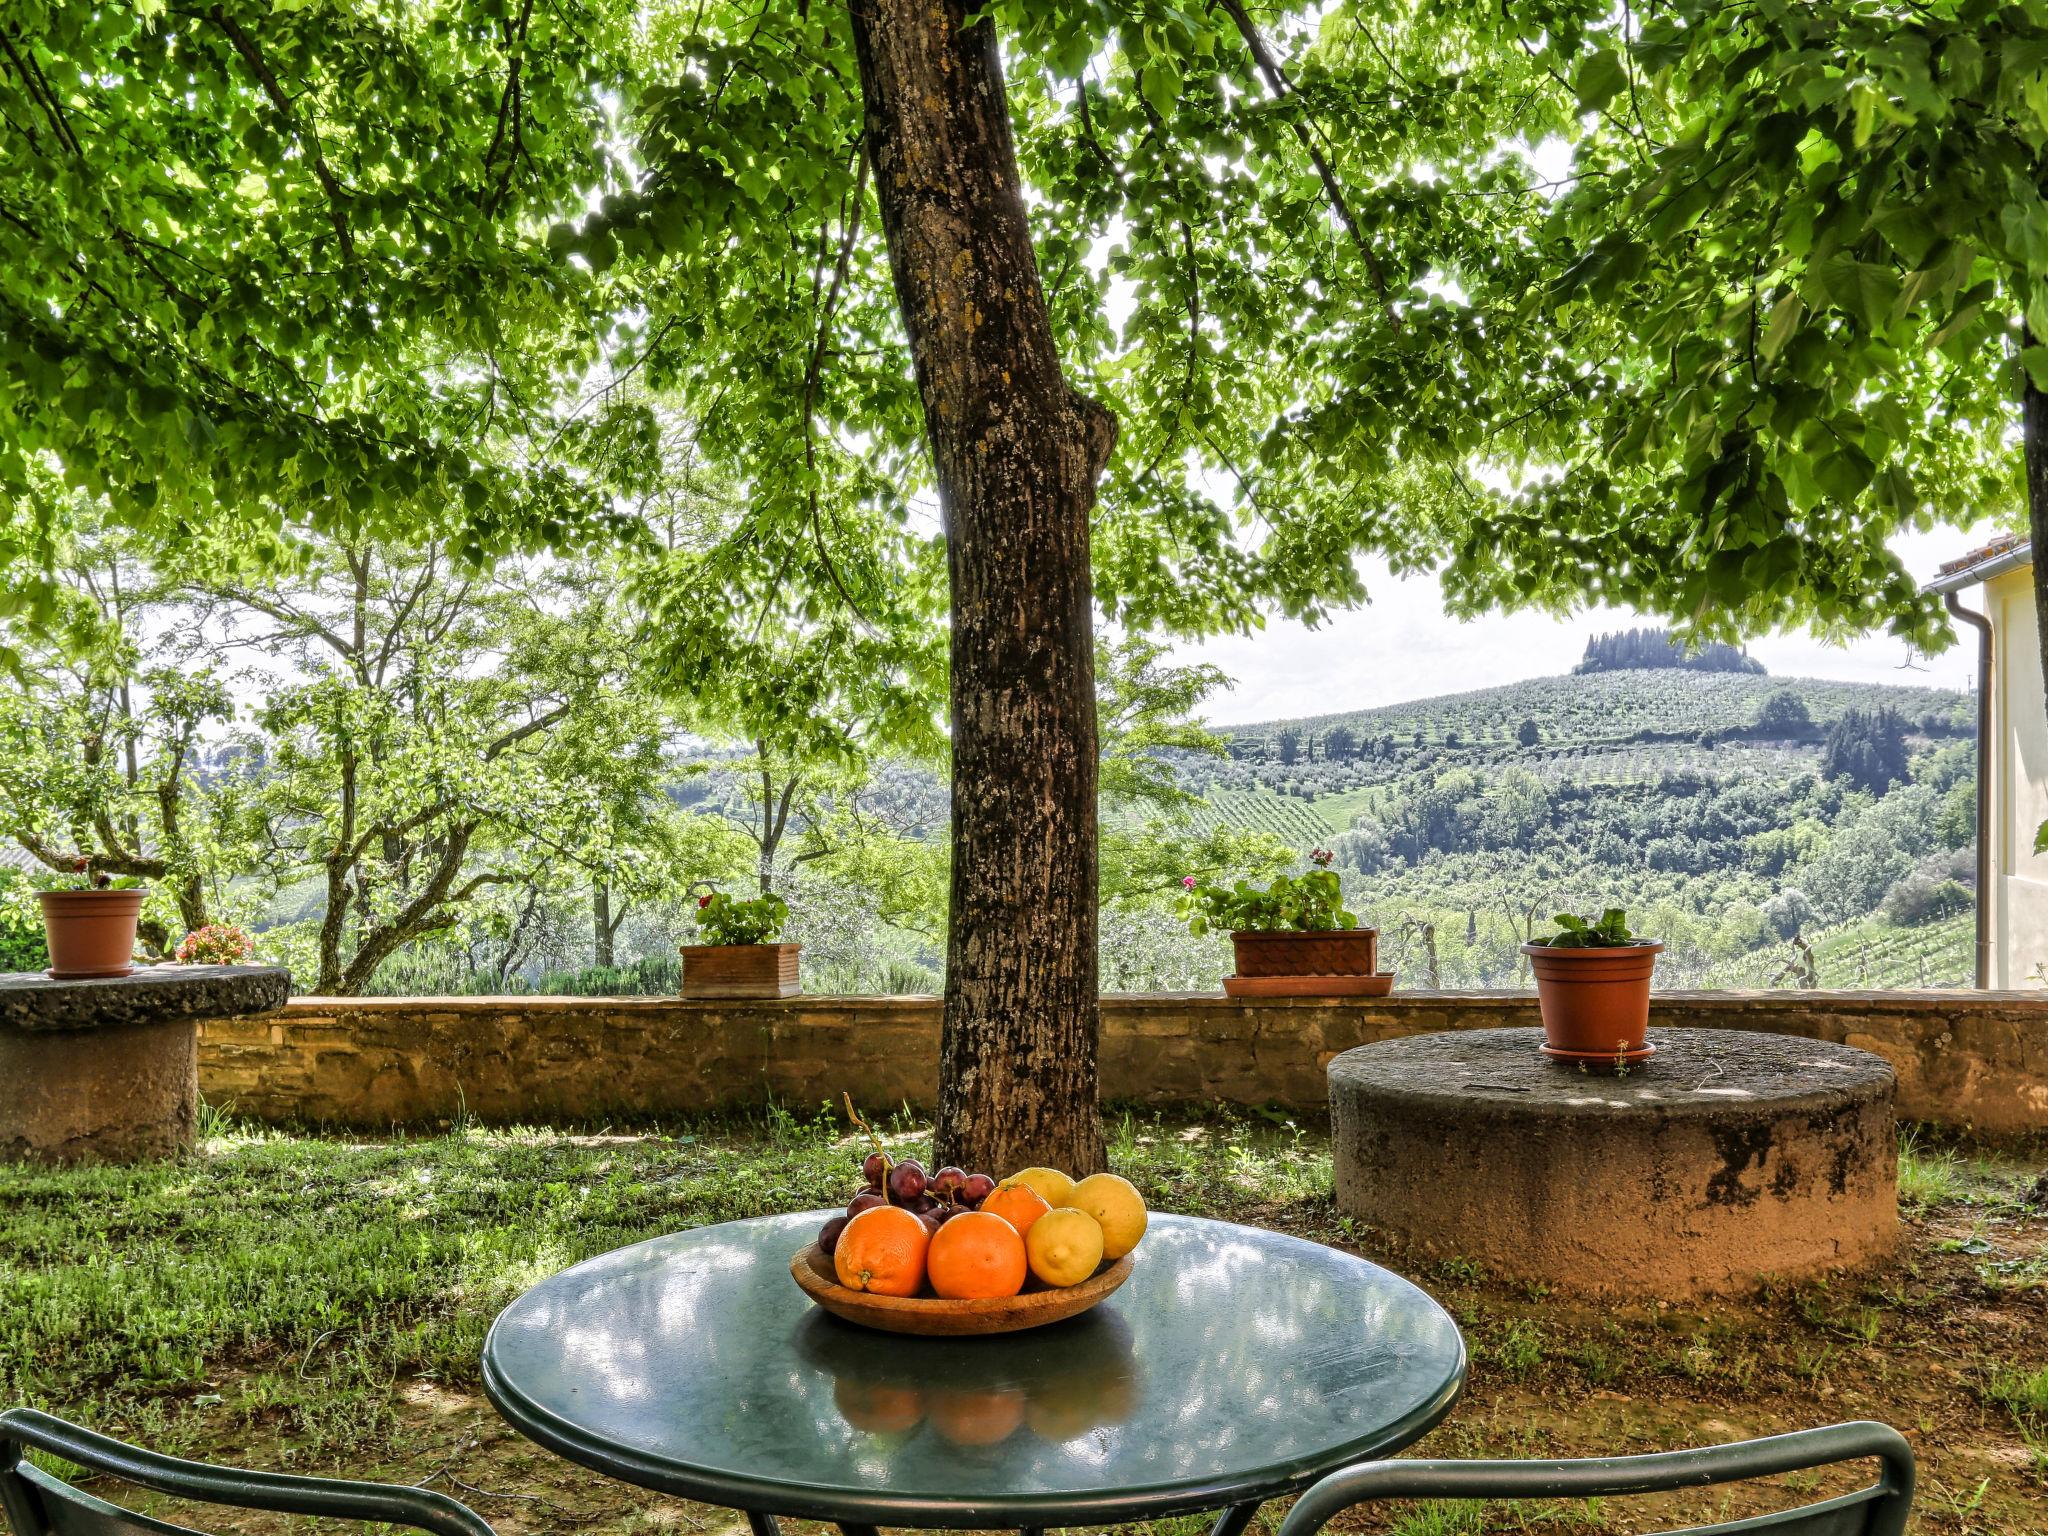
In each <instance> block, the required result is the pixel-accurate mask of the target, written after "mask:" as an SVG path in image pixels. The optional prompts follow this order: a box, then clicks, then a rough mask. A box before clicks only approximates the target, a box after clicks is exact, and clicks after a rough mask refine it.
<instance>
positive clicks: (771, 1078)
mask: <svg viewBox="0 0 2048 1536" xmlns="http://www.w3.org/2000/svg"><path fill="white" fill-rule="evenodd" d="M1102 1013H1103V1032H1102V1092H1103V1097H1104V1098H1106V1099H1111V1100H1121V1101H1130V1102H1135V1103H1140V1104H1156V1105H1167V1104H1219V1103H1220V1104H1238V1105H1255V1106H1266V1105H1276V1106H1279V1107H1281V1108H1283V1109H1287V1110H1292V1111H1297V1112H1301V1113H1310V1114H1316V1113H1321V1112H1322V1111H1323V1110H1324V1108H1325V1106H1326V1105H1327V1102H1328V1099H1327V1087H1326V1082H1325V1076H1324V1073H1325V1070H1326V1069H1327V1068H1328V1066H1329V1063H1330V1060H1331V1058H1332V1057H1333V1056H1335V1055H1336V1054H1337V1053H1338V1052H1339V1051H1343V1050H1348V1049H1349V1048H1351V1047H1352V1046H1354V1045H1361V1044H1364V1043H1366V1042H1368V1041H1372V1040H1384V1039H1389V1038H1392V1037H1394V1036H1397V1035H1407V1034H1418V1033H1424V1032H1429V1031H1437V1030H1447V1029H1485V1028H1494V1027H1502V1026H1518V1027H1530V1028H1533V1027H1535V1026H1536V1024H1537V1023H1538V1022H1539V1021H1538V1018H1537V1012H1536V999H1535V997H1534V995H1533V994H1530V993H1511V992H1477V993H1474V992H1461V993H1449V992H1438V993H1428V992H1406V993H1399V994H1396V995H1395V996H1393V997H1390V998H1384V999H1356V1000H1344V1001H1336V1000H1329V1001H1325V1000H1315V999H1260V1000H1245V1001H1231V1000H1229V999H1226V998H1222V997H1217V996H1211V995H1199V996H1186V995H1174V996H1115V997H1107V998H1105V999H1103V1005H1102ZM1650 1024H1651V1028H1652V1030H1653V1031H1654V1030H1655V1029H1656V1028H1657V1027H1658V1026H1659V1025H1679V1024H1683V1025H1690V1026H1694V1027H1701V1028H1712V1029H1750V1030H1761V1031H1765V1032H1769V1033H1775V1034H1784V1035H1797V1036H1803V1037H1806V1038H1809V1039H1821V1040H1832V1041H1836V1042H1838V1043H1841V1044H1846V1045H1852V1046H1857V1047H1859V1048H1861V1049H1864V1050H1869V1051H1874V1052H1875V1053H1877V1054H1878V1055H1880V1056H1882V1057H1884V1058H1885V1059H1886V1060H1887V1061H1889V1062H1890V1063H1891V1064H1892V1067H1893V1068H1894V1070H1895V1071H1896V1072H1897V1074H1898V1082H1899V1104H1898V1108H1899V1114H1900V1115H1901V1116H1902V1117H1903V1118H1905V1119H1908V1120H1922V1121H1928V1122H1932V1123H1936V1124H1941V1125H1945V1126H1951V1127H1954V1128H1955V1129H1957V1130H1960V1131H1966V1132H1970V1133H1974V1134H1978V1135H1984V1136H1992V1137H2010V1136H2024V1135H2032V1134H2037V1133H2040V1132H2043V1131H2048V997H2042V996H2039V995H2035V994H2027V995H2024V996H2021V995H2014V994H2004V995H2001V994H1998V993H1986V992H1921V993H1911V992H1754V993H1745V992H1695V993H1681V992H1669V993H1661V994H1657V995H1655V997H1654V998H1653V1001H1652V1005H1651V1018H1650ZM1653 1038H1654V1036H1653ZM938 1047H939V1002H938V999H936V998H929V997H925V998H918V997H794V998H783V999H777V1000H774V1001H765V1002H745V1003H740V1002H682V1001H680V1000H677V999H673V998H567V997H541V998H299V999H295V1000H294V1001H293V1002H291V1003H290V1004H288V1005H287V1006H286V1007H285V1009H284V1010H283V1011H282V1012H281V1013H278V1014H273V1015H271V1016H270V1017H268V1018H258V1019H242V1020H228V1021H222V1022H218V1023H210V1024H206V1025H203V1026H202V1027H201V1034H200V1042H199V1071H200V1088H201V1091H202V1092H203V1093H204V1094H205V1095H206V1098H207V1101H208V1102H209V1103H212V1104H216V1105H222V1106H229V1107H231V1108H232V1111H233V1112H234V1113H236V1114H238V1115H243V1116H247V1117H249V1118H252V1119H257V1120H264V1121H271V1122H275V1123H283V1124H314V1125H318V1124H327V1125H348V1126H361V1127H372V1128H382V1127H387V1126H391V1125H396V1124H413V1125H431V1124H435V1123H437V1122H447V1121H451V1120H454V1119H457V1118H459V1117H472V1118H475V1119H477V1120H481V1121H485V1122H489V1123H497V1124H516V1123H529V1124H531V1123H546V1122H566V1123H578V1124H590V1123H602V1122H604V1121H606V1120H611V1119H616V1120H620V1121H633V1120H647V1119H659V1118H664V1117H667V1118H675V1117H681V1116H691V1115H700V1114H704V1113H707V1112H709V1111H713V1110H719V1109H726V1108H732V1107H738V1106H747V1105H753V1106H758V1105H761V1104H764V1103H767V1102H770V1101H773V1102H776V1103H780V1104H783V1105H785V1106H788V1107H789V1108H790V1109H792V1110H794V1111H797V1112H801V1113H808V1112H810V1111H811V1110H814V1109H815V1108H816V1107H817V1106H819V1105H820V1104H824V1103H832V1104H836V1103H838V1101H839V1096H840V1094H841V1093H842V1092H847V1093H851V1094H852V1095H853V1096H854V1099H855V1100H856V1102H858V1103H860V1104H862V1105H864V1106H866V1107H867V1108H869V1109H871V1110H875V1111H878V1112H887V1111H888V1110H891V1109H893V1108H895V1107H896V1106H897V1105H899V1104H909V1105H912V1106H914V1107H919V1108H923V1107H926V1106H928V1105H929V1104H930V1102H931V1099H932V1097H933V1093H934V1090H935V1088H936V1086H937V1083H936V1079H937V1071H938V1065H937V1064H938ZM1648 1073H1649V1075H1648V1076H1646V1078H1645V1080H1646V1081H1654V1065H1653V1066H1652V1067H1651V1068H1650V1069H1648Z"/></svg>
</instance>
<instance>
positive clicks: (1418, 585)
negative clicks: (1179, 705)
mask: <svg viewBox="0 0 2048 1536" xmlns="http://www.w3.org/2000/svg"><path fill="white" fill-rule="evenodd" d="M1981 542H1982V540H1981V538H1977V537H1975V536H1973V535H1971V534H1969V533H1966V532H1963V531H1961V530H1958V529H1954V528H1945V529H1937V530H1936V531H1935V532H1933V533H1925V534H1906V535H1903V536H1901V537H1900V538H1898V539H1897V540H1895V541H1894V542H1893V545H1892V547H1893V548H1894V549H1895V550H1896V551H1897V552H1898V554H1899V557H1900V558H1901V559H1903V560H1904V561H1905V562H1906V566H1907V568H1908V569H1909V570H1911V571H1912V572H1913V574H1914V575H1915V576H1918V577H1920V578H1921V579H1923V580H1924V579H1927V578H1929V577H1931V576H1932V575H1933V574H1934V571H1935V567H1937V566H1938V565H1940V564H1941V562H1942V561H1944V560H1950V559H1953V558H1955V556H1957V555H1958V554H1961V553H1963V552H1964V551H1966V550H1968V549H1970V548H1971V547H1972V546H1973V544H1976V543H1981ZM1366 587H1367V590H1369V591H1370V592H1371V593H1372V594H1373V601H1372V602H1371V603H1370V604H1369V605H1368V606H1366V607H1364V608H1358V609H1353V610H1350V611H1348V612H1344V613H1339V614H1336V615H1334V616H1333V617H1332V618H1331V619H1330V620H1329V621H1328V622H1326V623H1325V624H1324V625H1323V626H1322V627H1321V628H1320V629H1313V630H1312V629H1309V628H1307V627H1306V626H1305V625H1301V624H1296V623H1293V622H1290V621H1288V620H1285V619H1274V620H1272V621H1270V622H1269V624H1268V626H1267V627H1266V629H1265V630H1263V631H1262V632H1260V633H1259V634H1256V635H1253V636H1249V637H1231V638H1225V639H1218V640H1209V641H1203V642H1201V643H1198V644H1188V645H1183V646H1180V647H1178V648H1177V650H1176V651H1175V657H1176V659H1177V660H1179V661H1182V662H1192V661H1207V662H1213V663H1215V664H1216V665H1217V666H1220V667H1222V668H1223V670H1224V671H1226V672H1228V673H1229V674H1230V675H1231V676H1232V677H1233V678H1235V679H1237V687H1236V689H1235V690H1234V691H1232V692H1230V693H1225V694H1220V695H1218V696H1217V697H1216V698H1214V699H1213V700H1211V701H1210V704H1211V707H1210V709H1209V711H1208V718H1209V721H1210V723H1211V724H1213V725H1243V724H1248V723H1250V722H1253V721H1259V720H1280V719H1288V718H1293V717H1298V716H1304V715H1324V714H1331V713H1335V712H1337V711H1340V710H1349V709H1368V708H1371V707H1372V706H1374V705H1378V704H1398V703H1401V702H1403V701H1405V700H1409V699H1424V698H1431V697H1434V696H1436V695H1438V694H1445V693H1462V692H1465V691H1467V690H1469V689H1473V688H1490V687H1494V686H1496V685H1498V684H1501V683H1512V682H1519V681H1520V680H1522V679H1523V678H1529V677H1554V676H1556V675H1557V674H1559V673H1562V672H1569V671H1570V670H1571V669H1572V667H1573V665H1574V664H1575V663H1577V661H1578V660H1579V658H1580V656H1581V655H1583V654H1584V652H1585V649H1586V638H1587V636H1589V635H1592V634H1595V633H1598V632H1600V631H1602V630H1614V629H1627V628H1629V627H1631V626H1633V625H1642V624H1651V623H1655V622H1657V621H1656V620H1653V619H1646V618H1644V617H1642V616H1641V615H1638V614H1633V613H1629V612H1627V611H1625V610H1620V609H1613V608H1589V609H1587V610H1585V611H1583V612H1581V613H1579V614H1576V615H1574V616H1573V617H1572V618H1569V619H1556V618H1552V617H1551V616H1549V615H1548V614H1541V613H1515V614H1490V615H1487V616H1485V617H1483V618H1478V619H1473V620H1470V621H1468V622H1461V621H1459V620H1457V619H1454V618H1451V617H1449V616H1448V615H1447V614H1445V612H1444V611H1443V594H1442V592H1441V590H1440V589H1439V587H1438V585H1437V581H1436V578H1435V577H1433V576H1410V577H1407V578H1405V579H1402V578H1396V577H1395V576H1393V575H1392V574H1390V573H1389V572H1388V570H1387V568H1386V566H1385V565H1384V564H1383V563H1380V562H1377V561H1374V562H1369V563H1368V565H1367V568H1366ZM1966 601H1967V599H1966ZM1749 650H1750V654H1751V655H1753V656H1755V657H1756V658H1757V660H1759V661H1761V662H1762V663H1763V664H1764V665H1765V666H1766V667H1768V668H1769V669H1770V670H1771V672H1772V673H1773V675H1775V676H1779V677H1827V678H1837V679H1841V680H1843V681H1849V682H1895V683H1911V684H1919V685H1922V686H1926V687H1940V688H1963V689H1967V688H1971V687H1973V686H1975V669H1976V660H1977V653H1976V648H1975V647H1974V646H1973V645H1970V644H1969V643H1967V637H1965V639H1964V640H1962V641H1959V642H1958V643H1957V644H1955V645H1952V646H1950V647H1949V649H1948V650H1947V651H1945V652H1943V653H1942V654H1941V655H1939V656H1933V657H1925V656H1916V655H1914V654H1913V652H1912V651H1911V649H1910V648H1909V647H1908V646H1906V645H1905V644H1904V643H1902V642H1900V641H1898V640H1894V639H1892V638H1891V637H1890V636H1888V635H1873V636H1869V637H1866V638H1864V639H1860V640H1856V641H1853V642H1851V643H1850V644H1849V645H1847V646H1833V645H1828V644H1825V643H1823V642H1822V641H1819V640H1816V639H1815V638H1814V637H1813V636H1811V635H1809V634H1805V633H1793V634H1775V635H1770V636H1767V637H1765V638H1763V639H1760V640H1757V641H1755V642H1753V643H1752V644H1751V645H1750V647H1749ZM1908 663H1911V665H1910V666H1908Z"/></svg>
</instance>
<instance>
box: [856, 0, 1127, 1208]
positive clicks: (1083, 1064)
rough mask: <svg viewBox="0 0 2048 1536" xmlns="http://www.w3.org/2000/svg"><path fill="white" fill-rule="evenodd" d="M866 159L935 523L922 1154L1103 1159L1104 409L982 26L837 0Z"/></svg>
mask: <svg viewBox="0 0 2048 1536" xmlns="http://www.w3.org/2000/svg"><path fill="white" fill-rule="evenodd" d="M851 15H852V20H853V35H854V45H855V49H856V52H857V54H858V56H859V61H860V76H861V90H862V95H863V98H864V103H865V118H866V123H865V127H866V142H867V153H868V157H869V161H870V164H871V166H872V168H873V173H874V186H875V193H876V197H877V199H878V201H879V203H880V205H881V213H882V228H883V232H884V234H885V236H886V238H887V240H888V246H889V263H890V270H891V272H892V274H893V276H894V279H895V287H896V298H897V303H898V305H899V306H900V308H901V310H902V313H903V321H904V326H905V329H906V330H907V332H908V334H909V339H910V348H911V355H912V357H913V359H914V361H915V363H916V367H917V382H918V389H919V393H920V395H921V396H922V399H923V403H924V415H925V429H926V435H927V436H928V438H929V439H930V442H931V449H932V462H933V467H934V469H935V471H936V475H937V479H938V486H939V505H940V509H941V512H942V514H943V515H944V518H945V525H946V535H947V538H946V551H947V566H948V573H949V576H950V579H951V588H952V697H951V710H952V741H953V828H952V835H953V872H952V891H951V923H950V925H949V933H948V940H947V962H946V1001H945V1025H944V1030H943V1034H942V1039H941V1045H940V1067H939V1112H938V1121H937V1125H936V1128H935V1133H934V1155H935V1156H936V1157H937V1159H938V1160H939V1162H941V1163H949V1162H950V1163H958V1164H960V1165H961V1166H963V1167H968V1168H975V1169H980V1170H984V1171H987V1172H991V1173H997V1174H1001V1173H1007V1172H1010V1171H1012V1170H1014V1169H1016V1168H1019V1167H1022V1166H1025V1165H1028V1164H1034V1163H1043V1164H1049V1165H1051V1166H1054V1167H1060V1168H1065V1169H1067V1170H1069V1171H1071V1172H1073V1173H1077V1174H1079V1173H1086V1172H1090V1171H1093V1170H1095V1169H1099V1168H1100V1167H1102V1165H1103V1143H1102V1128H1101V1121H1100V1118H1099V1116H1098V1113H1097V1105H1096V1097H1097V1075H1096V1040H1097V1035H1098V1032H1099V1024H1100V1017H1101V1009H1100V1002H1099V998H1098V996H1097V974H1096V947H1095V946H1096V899H1097V891H1096V878H1097V870H1096V858H1097V855H1096V724H1095V675H1094V673H1095V660H1094V608H1093V594H1092V590H1091V585H1090V576H1089V550H1088V538H1089V523H1090V514H1091V513H1092V511H1093V509H1094V505H1095V487H1096V482H1097V480H1098V479H1099V478H1100V476H1101V474H1102V470H1103V467H1104V466H1105V465H1106V464H1107V463H1108V461H1109V454H1110V450H1111V448H1112V446H1113V445H1114V443H1115V440H1116V421H1115V418H1114V417H1112V416H1111V415H1110V414H1109V412H1108V411H1106V410H1105V409H1103V407H1102V406H1101V405H1099V404H1097V403H1096V402H1095V401H1093V400H1090V399H1088V398H1086V397H1085V396H1083V395H1081V394H1080V393H1078V392H1077V391H1075V390H1074V389H1072V388H1071V387H1070V386H1069V385H1068V384H1067V381H1066V377H1065V375H1064V374H1063V373H1062V371H1061V369H1060V362H1059V355H1058V351H1057V348H1056V346H1055V343H1054V339H1053V333H1052V324H1051V320H1050V317H1049V316H1048V314H1047V311H1046V305H1045V295H1044V291H1043V288H1042V287H1041V285H1040V281H1039V275H1038V263H1037V258H1036V256H1035V255H1034V253H1033V251H1032V246H1031V230H1030V225H1029V222H1028V219H1027V217H1026V213H1025V207H1024V200H1023V196H1022V192H1021V181H1020V177H1019V174H1018V170H1017V156H1016V146H1015V144H1014V143H1013V142H1012V139H1011V132H1010V117H1009V107H1008V103H1007V101H1006V99H1005V96H1004V91H1003V73H1002V62H1001V58H1000V55H999V53H998V51H997V40H996V33H995V26H994V23H993V22H992V21H989V20H987V19H985V18H984V19H981V20H977V21H976V22H975V23H974V24H972V25H969V24H968V23H967V18H966V7H965V6H964V5H963V4H962V3H961V0H856V3H855V4H853V5H852V7H851Z"/></svg>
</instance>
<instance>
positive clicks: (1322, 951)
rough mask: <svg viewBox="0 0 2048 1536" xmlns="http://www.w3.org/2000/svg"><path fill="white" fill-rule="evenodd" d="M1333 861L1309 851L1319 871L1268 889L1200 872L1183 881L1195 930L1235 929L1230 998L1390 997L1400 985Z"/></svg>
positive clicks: (1184, 905)
mask: <svg viewBox="0 0 2048 1536" xmlns="http://www.w3.org/2000/svg"><path fill="white" fill-rule="evenodd" d="M1330 858H1331V855H1330V853H1329V851H1328V850H1327V849H1322V848H1317V849H1315V850H1314V851H1312V852H1311V853H1310V854H1309V862H1310V863H1311V864H1313V865H1315V866H1316V867H1315V868H1314V869H1312V870H1310V871H1309V872H1308V873H1307V874H1304V875H1281V876H1279V877H1278V878H1277V879H1275V880H1274V881H1273V882H1272V884H1270V885H1267V886H1264V887H1260V886H1255V885H1253V884H1251V882H1249V881H1246V880H1239V881H1236V882H1234V883H1233V884H1230V885H1218V884H1214V883H1212V882H1210V881H1206V880H1199V879H1197V878H1196V877H1195V876H1193V875H1189V876H1187V877H1186V878H1184V879H1183V880H1182V881H1181V885H1182V887H1183V888H1184V891H1185V894H1184V895H1183V896H1182V897H1181V904H1180V905H1181V914H1182V916H1184V917H1185V918H1186V919H1187V924H1188V928H1189V930H1190V931H1191V932H1193V933H1195V934H1198V935H1199V934H1204V933H1208V932H1211V931H1212V930H1216V929H1227V930H1228V931H1229V933H1230V946H1231V949H1232V950H1233V951H1234V952H1235V954H1236V956H1237V971H1236V974H1234V975H1231V976H1226V977H1224V978H1223V991H1224V994H1225V995H1226V996H1228V997H1384V996H1385V995H1386V994H1387V993H1388V992H1390V991H1392V990H1393V986H1394V976H1393V973H1392V972H1391V971H1384V972H1383V971H1381V970H1380V969H1379V930H1378V929H1376V928H1360V927H1357V926H1356V924H1357V922H1358V919H1357V918H1356V917H1354V916H1353V915H1352V914H1351V913H1350V912H1348V911H1346V910H1345V908H1344V890H1343V887H1342V886H1341V885H1340V884H1339V882H1338V880H1337V876H1336V875H1335V874H1334V873H1332V871H1331V869H1330Z"/></svg>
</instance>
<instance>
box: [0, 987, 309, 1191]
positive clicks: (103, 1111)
mask: <svg viewBox="0 0 2048 1536" xmlns="http://www.w3.org/2000/svg"><path fill="white" fill-rule="evenodd" d="M290 991H291V977H290V976H289V975H288V974H287V973H286V972H284V971H282V970H278V969H276V968H274V967H270V966H250V965H195V966H169V965H167V966H159V967H155V968H153V969H147V970H139V971H136V972H134V973H132V974H130V975H127V976H112V977H100V978H96V979H93V980H87V981H53V980H51V979H50V978H49V977H47V976H43V975H39V974H35V973H19V974H8V975H0V1163H5V1162H47V1163H69V1162H114V1161H128V1160H132V1159H136V1158H143V1157H161V1156H164V1155H166V1154H168V1153H172V1152H176V1151H179V1150H180V1149H181V1148H184V1147H188V1146H190V1145H191V1144H192V1133H193V1129H194V1126H195V1123H196V1121H197V1119H198V1107H199V1103H198V1101H199V1052H198V1045H197V1039H198V1026H199V1021H200V1020H201V1019H221V1018H237V1017H243V1016H246V1015H249V1014H257V1013H271V1012H274V1011H275V1010H277V1009H279V1008H281V1007H283V1006H284V1001H285V997H286V995H287V994H288V993H289V992H290Z"/></svg>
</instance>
